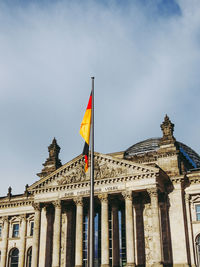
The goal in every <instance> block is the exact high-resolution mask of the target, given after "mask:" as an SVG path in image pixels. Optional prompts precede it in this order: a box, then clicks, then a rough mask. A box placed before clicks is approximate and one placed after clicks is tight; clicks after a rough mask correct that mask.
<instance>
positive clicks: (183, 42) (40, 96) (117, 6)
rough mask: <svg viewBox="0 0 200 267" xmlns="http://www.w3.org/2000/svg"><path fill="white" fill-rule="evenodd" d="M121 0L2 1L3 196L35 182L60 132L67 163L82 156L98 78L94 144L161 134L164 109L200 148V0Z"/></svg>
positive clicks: (183, 136)
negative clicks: (81, 129)
mask: <svg viewBox="0 0 200 267" xmlns="http://www.w3.org/2000/svg"><path fill="white" fill-rule="evenodd" d="M122 2H123V4H122ZM122 2H121V1H56V2H54V1H47V0H46V1H18V2H17V4H13V1H12V3H11V2H10V1H7V2H1V4H0V58H1V62H0V121H1V129H2V130H1V132H0V138H1V140H2V145H1V152H0V160H1V174H2V177H4V178H5V180H4V182H3V184H2V187H1V191H0V193H1V194H5V193H6V190H7V187H8V186H9V185H12V186H13V190H14V192H22V191H23V187H24V185H25V184H26V183H28V184H31V183H32V182H34V181H35V179H37V178H36V177H35V173H37V172H39V171H40V169H41V168H42V163H43V162H44V161H45V158H46V157H47V156H48V154H47V146H48V145H49V144H50V142H51V141H52V139H53V137H54V136H55V137H56V138H57V140H58V143H59V145H60V146H61V149H62V150H61V159H62V162H63V163H66V162H67V161H68V160H70V159H72V157H74V156H76V155H78V154H79V153H81V151H82V145H83V142H82V140H81V137H80V136H79V134H78V132H79V126H80V122H81V120H82V116H83V114H84V110H85V108H86V104H87V101H88V96H89V93H90V88H91V81H90V77H91V76H93V75H94V76H95V149H96V150H97V151H99V152H103V153H107V152H114V151H120V150H124V149H126V148H127V147H129V146H130V145H132V144H133V143H136V142H137V141H141V140H142V139H145V138H149V137H153V136H160V135H161V132H160V129H159V125H160V123H161V122H162V120H163V117H164V115H165V114H166V113H167V114H169V116H170V117H171V119H172V121H173V122H174V123H175V136H176V137H177V139H178V140H180V141H183V142H185V143H186V144H188V145H190V146H191V147H192V148H194V149H195V150H196V151H197V152H200V149H199V145H198V141H199V140H198V134H197V133H199V130H200V126H199V125H200V124H199V125H198V123H197V121H198V117H199V116H198V115H199V110H198V106H199V104H198V99H199V94H200V93H199V83H200V77H199V73H198V72H199V67H200V53H199V51H200V50H199V46H200V43H199V37H200V36H199V27H200V18H199V15H198V14H199V10H200V4H199V2H198V1H196V0H191V1H189V2H190V3H189V4H188V1H186V0H185V1H184V0H180V1H177V2H176V1H172V0H171V1H161V0H159V1H158V0H157V1H145V0H143V1H122Z"/></svg>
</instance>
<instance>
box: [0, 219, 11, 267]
mask: <svg viewBox="0 0 200 267" xmlns="http://www.w3.org/2000/svg"><path fill="white" fill-rule="evenodd" d="M8 233H9V222H8V217H3V236H2V249H1V266H2V267H6V259H7V249H8Z"/></svg>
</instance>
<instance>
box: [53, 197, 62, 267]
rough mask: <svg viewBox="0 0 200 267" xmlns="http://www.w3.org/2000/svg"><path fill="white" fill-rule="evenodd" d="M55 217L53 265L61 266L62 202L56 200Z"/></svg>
mask: <svg viewBox="0 0 200 267" xmlns="http://www.w3.org/2000/svg"><path fill="white" fill-rule="evenodd" d="M53 205H54V207H55V217H54V225H53V255H52V256H53V258H52V267H59V266H60V234H61V233H60V230H61V202H60V201H59V200H57V201H54V202H53Z"/></svg>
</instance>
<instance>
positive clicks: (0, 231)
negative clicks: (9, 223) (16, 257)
mask: <svg viewBox="0 0 200 267" xmlns="http://www.w3.org/2000/svg"><path fill="white" fill-rule="evenodd" d="M1 237H2V225H1V224H0V238H1Z"/></svg>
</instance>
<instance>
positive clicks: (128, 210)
mask: <svg viewBox="0 0 200 267" xmlns="http://www.w3.org/2000/svg"><path fill="white" fill-rule="evenodd" d="M148 193H149V196H150V198H151V209H152V220H153V233H154V235H153V251H152V255H153V257H154V265H155V266H161V265H162V263H161V262H162V247H161V243H162V242H161V231H160V222H159V220H160V219H159V206H158V192H157V189H156V188H155V189H150V190H148ZM122 196H123V198H124V202H125V228H126V261H127V264H126V266H127V267H134V266H135V265H136V255H135V251H136V249H135V233H134V213H133V197H132V191H126V192H122ZM98 199H99V200H100V203H101V267H110V263H109V222H108V210H109V197H108V194H107V193H102V194H100V195H98ZM73 201H74V203H75V205H76V222H75V224H76V227H75V229H76V232H75V240H76V241H75V267H82V266H83V214H84V213H83V198H82V197H76V198H74V199H73ZM52 204H53V205H54V208H55V212H54V224H53V236H52V265H51V266H52V267H59V266H61V262H60V259H61V256H60V251H61V230H62V227H61V217H62V207H61V201H60V200H57V201H54V202H53V203H52ZM33 207H34V211H35V217H34V234H33V241H32V264H31V266H32V267H38V264H39V245H40V228H41V227H42V226H41V206H40V204H39V203H35V204H34V205H33ZM112 219H113V221H112V222H113V224H112V231H113V236H112V239H113V259H112V266H116V267H117V266H119V225H118V224H119V221H118V207H117V204H116V203H114V204H113V205H112ZM21 235H22V236H21V237H20V238H21V247H20V253H19V267H22V266H25V264H24V262H25V261H24V259H25V245H26V244H25V242H26V238H25V237H26V218H25V217H22V223H21ZM47 235H48V233H47ZM2 239H3V243H2V258H1V261H2V262H1V264H2V265H1V266H2V267H5V266H6V255H7V242H8V219H5V220H4V226H3V237H2Z"/></svg>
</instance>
